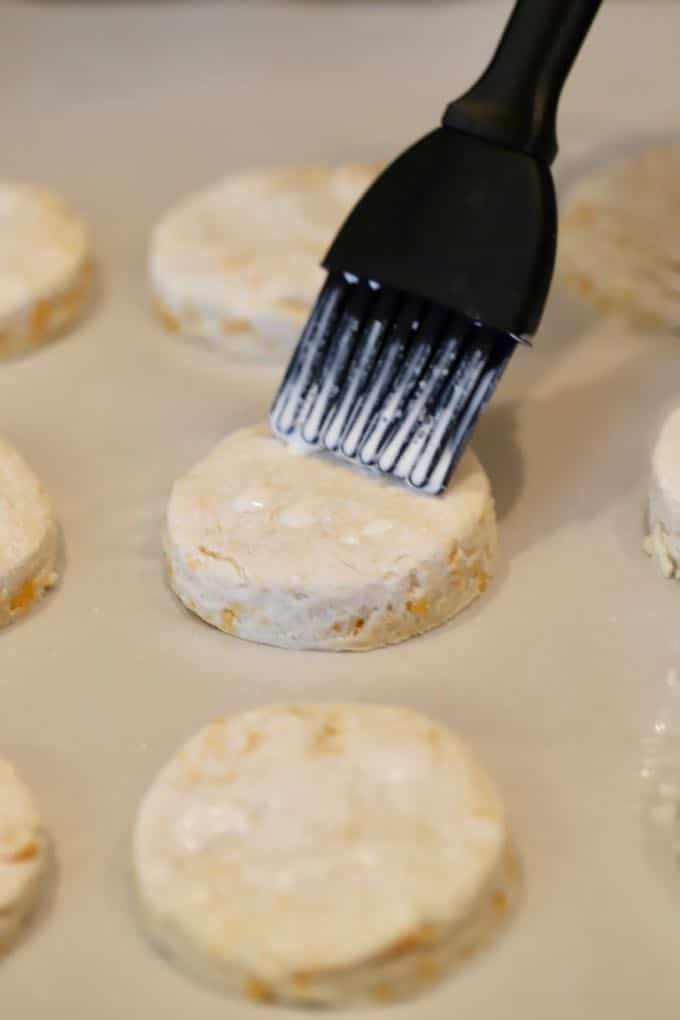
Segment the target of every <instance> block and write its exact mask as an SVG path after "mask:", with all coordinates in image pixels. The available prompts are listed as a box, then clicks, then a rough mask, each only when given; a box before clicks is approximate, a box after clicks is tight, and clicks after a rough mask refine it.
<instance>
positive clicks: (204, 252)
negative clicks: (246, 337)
mask: <svg viewBox="0 0 680 1020" xmlns="http://www.w3.org/2000/svg"><path fill="white" fill-rule="evenodd" d="M374 175H375V169H374V168H371V167H364V166H359V165H352V164H348V165H345V166H339V167H325V166H315V165H301V166H281V167H273V168H269V169H266V170H262V171H252V172H245V173H240V174H234V175H230V176H228V177H226V178H225V179H224V180H223V181H222V182H221V183H220V184H219V185H217V186H216V187H214V188H212V189H210V190H208V191H205V192H203V193H201V194H199V195H195V196H192V197H190V198H188V199H187V200H185V201H184V202H182V203H181V204H180V205H178V206H176V207H175V208H173V209H170V210H169V211H168V212H167V213H166V214H165V216H163V217H162V218H161V220H160V221H159V223H158V224H157V226H156V228H155V230H154V233H153V237H152V245H151V255H150V269H151V275H152V279H155V280H156V282H157V283H159V285H160V286H161V287H162V289H163V290H164V291H170V292H172V291H173V290H174V289H175V288H176V289H177V291H178V293H181V295H182V297H183V298H184V299H186V300H187V301H189V302H195V303H196V304H199V305H209V306H219V305H228V306H229V308H230V310H238V311H239V312H240V313H241V314H249V313H252V314H257V313H258V312H261V311H263V310H267V309H270V310H271V308H272V307H274V306H276V304H277V302H289V303H291V304H293V305H294V304H295V303H296V302H300V303H301V304H302V305H304V306H307V305H308V304H309V303H311V302H312V301H313V300H314V299H315V297H316V293H317V291H318V289H319V286H320V284H321V283H322V281H323V275H324V274H323V272H322V270H321V269H320V268H319V263H320V261H321V259H322V257H323V255H324V254H325V251H326V249H327V248H328V246H329V245H330V242H331V240H332V239H333V236H334V234H335V232H336V231H337V230H338V228H339V227H340V225H341V223H342V221H343V219H344V217H345V216H346V215H347V213H348V212H349V211H350V209H351V208H352V206H353V205H354V204H355V202H356V201H357V200H358V199H359V198H360V196H361V195H362V194H363V192H364V191H365V189H366V188H367V187H368V185H369V183H370V182H371V180H372V179H373V177H374ZM161 278H162V282H161Z"/></svg>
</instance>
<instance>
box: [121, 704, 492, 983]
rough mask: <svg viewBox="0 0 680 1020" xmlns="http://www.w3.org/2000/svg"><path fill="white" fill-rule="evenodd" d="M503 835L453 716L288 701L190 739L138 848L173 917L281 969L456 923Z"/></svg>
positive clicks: (158, 791)
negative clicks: (448, 720) (446, 720)
mask: <svg viewBox="0 0 680 1020" xmlns="http://www.w3.org/2000/svg"><path fill="white" fill-rule="evenodd" d="M505 840H506V832H505V822H504V817H503V810H502V807H501V804H500V801H499V798H498V795H497V793H496V791H495V789H494V787H493V785H492V784H491V782H490V780H489V779H488V777H487V776H486V774H485V773H484V772H483V771H482V769H481V768H480V767H479V766H478V765H477V763H476V761H475V759H474V758H473V757H472V755H471V754H470V753H469V751H468V750H467V748H466V747H465V745H464V744H462V743H461V742H460V741H459V740H457V739H456V738H455V737H454V736H453V735H452V734H451V733H450V732H449V731H448V730H446V729H445V728H443V727H441V726H439V725H438V724H436V723H434V722H432V721H431V720H429V719H426V718H424V717H422V716H420V715H418V714H416V713H415V712H413V711H411V710H408V709H403V708H391V707H386V706H370V705H331V704H326V705H315V704H313V705H304V706H296V705H280V706H269V707H266V708H261V709H257V710H255V711H252V712H248V713H245V714H244V715H241V716H237V717H233V718H231V719H225V720H222V721H219V722H216V723H215V724H213V725H211V726H209V727H207V728H205V729H204V730H202V731H201V732H200V733H199V734H197V735H196V736H195V737H194V738H193V739H192V740H190V741H189V742H188V743H187V744H186V745H185V746H184V747H183V748H182V750H181V751H180V752H179V753H178V754H177V755H176V756H175V757H174V758H173V759H172V760H171V761H170V763H169V764H168V765H167V766H166V767H165V768H164V769H163V771H162V772H161V773H160V775H159V777H158V778H157V780H156V781H155V783H154V784H153V786H152V787H151V790H150V791H149V793H148V794H147V796H146V798H145V800H144V802H143V804H142V807H141V810H140V814H139V817H138V822H137V828H136V834H135V859H136V868H137V879H138V882H139V883H140V887H141V889H142V890H143V895H144V897H145V899H146V901H147V903H152V905H153V906H154V907H155V908H157V909H158V910H159V911H160V912H161V914H162V916H164V917H166V918H175V919H177V918H181V923H182V924H183V925H184V927H185V928H186V929H187V930H188V931H189V933H190V935H191V938H192V939H193V940H195V941H197V942H198V943H200V945H201V948H203V949H207V950H209V951H210V952H211V953H213V954H215V955H217V956H220V957H237V958H240V959H241V960H242V962H243V963H244V964H246V963H247V962H248V960H255V959H257V960H258V963H259V964H262V965H263V967H264V970H265V971H266V970H269V972H270V973H272V974H273V973H276V972H278V971H280V970H282V969H283V970H285V969H287V968H289V967H292V968H300V969H307V968H319V969H323V968H328V967H333V966H335V965H340V966H345V965H351V963H352V962H353V961H356V960H360V959H362V958H365V957H366V955H367V954H370V953H373V952H380V951H383V950H385V949H386V948H387V947H388V946H389V945H390V943H391V940H393V939H394V938H395V937H398V936H399V935H400V934H404V933H406V932H409V931H411V930H413V929H418V927H419V925H421V924H423V923H424V922H431V923H433V924H435V925H436V924H438V923H441V924H446V925H448V924H452V923H456V922H457V921H458V920H460V919H462V918H463V917H464V916H465V915H466V913H467V912H468V911H469V910H470V909H472V907H473V906H474V903H475V899H476V897H477V896H479V895H480V893H481V892H482V891H483V889H484V888H485V886H486V884H487V883H488V881H489V880H490V878H491V876H492V875H494V873H495V871H496V868H497V865H498V862H499V859H500V856H501V854H502V851H503V849H504V847H505Z"/></svg>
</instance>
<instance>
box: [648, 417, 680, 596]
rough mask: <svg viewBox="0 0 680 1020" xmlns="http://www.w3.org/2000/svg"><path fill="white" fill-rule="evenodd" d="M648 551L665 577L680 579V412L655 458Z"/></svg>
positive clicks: (662, 434)
mask: <svg viewBox="0 0 680 1020" xmlns="http://www.w3.org/2000/svg"><path fill="white" fill-rule="evenodd" d="M648 527H649V535H648V537H647V540H646V542H645V550H646V551H647V552H648V553H649V555H650V556H653V557H654V559H655V560H656V562H657V563H658V565H659V567H660V569H661V572H662V573H663V575H664V577H674V578H677V577H678V576H679V575H680V408H676V409H675V410H674V411H673V412H672V413H671V414H670V415H669V416H668V418H667V419H666V421H665V422H664V424H663V427H662V429H661V432H660V433H659V438H658V439H657V441H656V446H655V447H654V453H653V455H652V481H651V487H650V490H649V506H648Z"/></svg>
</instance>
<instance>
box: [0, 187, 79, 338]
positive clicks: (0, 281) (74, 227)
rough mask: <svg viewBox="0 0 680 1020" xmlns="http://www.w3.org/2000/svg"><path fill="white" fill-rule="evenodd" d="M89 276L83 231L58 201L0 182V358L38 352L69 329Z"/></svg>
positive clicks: (43, 193) (41, 191) (42, 191)
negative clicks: (54, 337)
mask: <svg viewBox="0 0 680 1020" xmlns="http://www.w3.org/2000/svg"><path fill="white" fill-rule="evenodd" d="M92 277H93V262H92V258H91V251H90V240H89V236H88V232H87V229H86V227H85V224H84V223H83V221H82V220H81V219H80V217H79V216H77V215H76V213H75V212H73V210H71V209H70V208H69V207H68V206H67V205H66V203H65V202H64V201H63V199H62V198H60V197H59V196H58V195H55V194H53V193H52V192H50V191H47V190H46V189H44V188H40V187H37V186H34V185H30V184H23V183H19V182H14V181H0V358H2V357H5V356H10V355H15V354H21V353H23V352H24V351H27V350H30V349H32V348H34V347H38V346H40V345H41V344H43V343H45V341H46V340H48V339H49V338H50V337H52V336H54V335H56V334H57V333H61V332H63V330H65V329H66V328H67V327H68V326H70V325H72V324H73V323H74V322H75V321H76V320H77V319H78V318H79V317H80V315H81V313H82V311H83V309H84V307H85V304H86V301H87V299H88V297H89V295H90V292H91V289H92V288H91V284H92Z"/></svg>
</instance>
